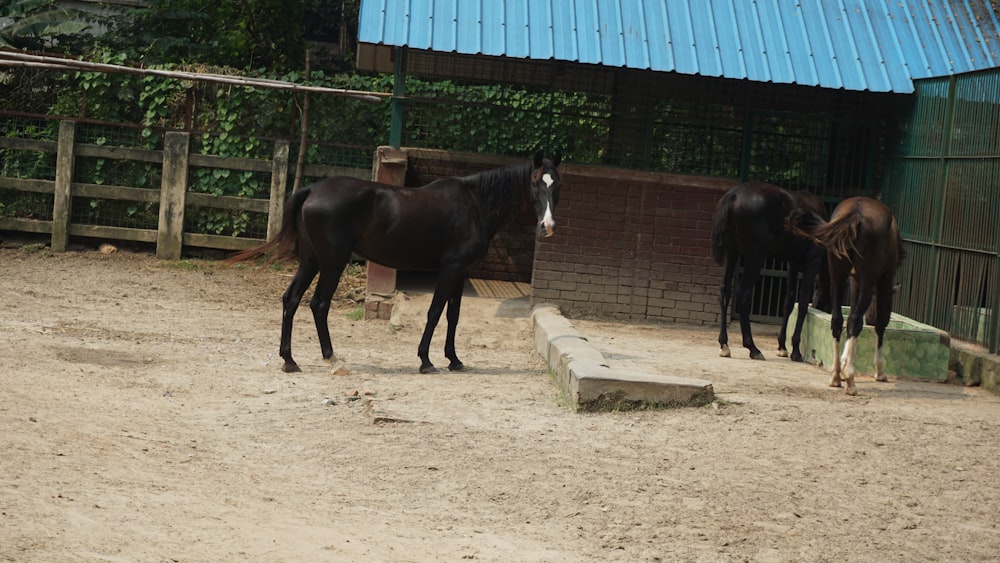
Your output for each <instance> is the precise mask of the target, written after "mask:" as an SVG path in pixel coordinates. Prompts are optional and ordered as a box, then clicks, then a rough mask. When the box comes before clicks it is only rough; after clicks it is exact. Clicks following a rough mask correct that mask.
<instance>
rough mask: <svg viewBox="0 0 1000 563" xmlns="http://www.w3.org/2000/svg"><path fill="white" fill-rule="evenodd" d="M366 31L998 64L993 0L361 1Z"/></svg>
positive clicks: (449, 46)
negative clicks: (990, 2)
mask: <svg viewBox="0 0 1000 563" xmlns="http://www.w3.org/2000/svg"><path fill="white" fill-rule="evenodd" d="M358 40H359V41H360V42H362V43H373V44H384V45H390V46H400V47H410V48H413V49H423V50H431V51H443V52H451V53H462V54H470V55H490V56H506V57H512V58H525V59H540V60H549V59H554V60H561V61H572V62H579V63H589V64H600V65H605V66H611V67H624V68H634V69H645V70H654V71H663V72H679V73H683V74H699V75H704V76H720V77H725V78H736V79H749V80H754V81H762V82H779V83H790V84H803V85H809V86H822V87H826V88H846V89H849V90H871V91H875V92H912V91H913V80H914V79H918V78H929V77H934V76H945V75H949V74H958V73H962V72H968V71H972V70H980V69H984V68H993V67H997V66H1000V21H998V19H997V16H996V14H995V13H994V12H993V10H992V8H991V6H990V4H989V2H988V1H987V0H950V1H948V0H492V1H478V0H476V1H473V0H362V2H361V17H360V23H359V26H358Z"/></svg>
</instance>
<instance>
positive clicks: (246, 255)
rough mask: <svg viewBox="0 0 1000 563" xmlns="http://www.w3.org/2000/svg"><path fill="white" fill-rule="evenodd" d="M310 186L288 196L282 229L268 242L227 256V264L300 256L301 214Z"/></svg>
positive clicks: (287, 258) (282, 259)
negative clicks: (264, 258)
mask: <svg viewBox="0 0 1000 563" xmlns="http://www.w3.org/2000/svg"><path fill="white" fill-rule="evenodd" d="M309 192H310V188H308V187H307V188H303V189H301V190H298V191H297V192H294V193H293V194H292V195H290V196H288V199H287V200H286V201H285V213H284V215H283V216H282V219H281V229H279V230H278V234H276V235H274V236H273V237H271V239H270V240H268V241H267V242H265V243H263V244H260V245H257V246H255V247H253V248H248V249H247V250H243V251H241V252H237V253H236V254H234V255H232V256H230V257H229V258H226V260H225V261H224V263H225V264H227V265H229V264H235V263H237V262H245V261H247V260H255V259H257V258H261V257H266V258H267V262H266V263H268V264H270V263H272V262H283V261H285V260H291V259H293V258H298V256H299V220H298V219H299V215H300V213H299V212H300V211H301V210H302V204H303V203H305V201H306V198H307V197H309Z"/></svg>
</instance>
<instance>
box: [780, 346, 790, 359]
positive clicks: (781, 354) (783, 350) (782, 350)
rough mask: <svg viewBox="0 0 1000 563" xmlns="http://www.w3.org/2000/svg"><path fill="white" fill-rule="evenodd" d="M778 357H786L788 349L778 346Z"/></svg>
mask: <svg viewBox="0 0 1000 563" xmlns="http://www.w3.org/2000/svg"><path fill="white" fill-rule="evenodd" d="M778 357H779V358H787V357H788V350H785V349H784V348H779V349H778Z"/></svg>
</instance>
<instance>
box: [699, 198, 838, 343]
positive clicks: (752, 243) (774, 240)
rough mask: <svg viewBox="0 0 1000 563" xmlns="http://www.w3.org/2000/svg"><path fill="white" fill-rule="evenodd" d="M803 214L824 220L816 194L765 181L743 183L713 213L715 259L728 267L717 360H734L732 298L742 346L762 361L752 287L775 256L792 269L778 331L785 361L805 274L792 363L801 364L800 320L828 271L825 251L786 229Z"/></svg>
mask: <svg viewBox="0 0 1000 563" xmlns="http://www.w3.org/2000/svg"><path fill="white" fill-rule="evenodd" d="M797 209H805V210H808V211H810V212H812V213H815V214H817V215H819V216H825V215H826V210H825V208H824V207H823V205H822V203H821V202H820V201H819V198H817V197H816V196H815V195H813V194H812V193H810V192H806V191H788V190H785V189H782V188H780V187H778V186H775V185H772V184H767V183H764V182H746V183H743V184H740V185H738V186H736V187H734V188H732V189H731V190H729V191H728V192H726V195H724V196H722V199H721V200H719V204H718V205H717V206H716V209H715V221H714V223H713V227H712V257H713V258H714V259H715V261H716V263H718V264H720V265H722V266H724V268H725V270H724V273H723V275H722V283H721V284H719V306H720V307H721V309H722V316H721V328H720V329H719V346H720V350H719V355H720V356H722V357H725V358H728V357H730V355H731V353H730V351H729V333H728V331H727V325H728V324H729V322H728V321H729V299H730V296H731V295H732V296H733V298H734V303H733V305H734V308H735V310H736V313H737V314H738V315H739V319H740V331H741V332H742V334H743V346H744V347H746V348H747V349H748V350H750V358H751V359H754V360H763V359H764V355H763V354H762V353H761V351H760V350H759V349H758V348H757V346H756V345H755V344H754V341H753V335H752V334H751V332H750V300H751V297H752V294H753V288H754V284H756V283H757V279H758V278H759V277H760V271H761V268H763V267H764V260H765V258H767V257H768V256H772V257H774V258H777V259H779V260H786V261H787V262H788V264H789V270H788V284H787V285H788V292H787V294H786V296H785V299H784V303H783V311H782V315H783V317H784V322H783V323H782V324H781V329H780V330H779V332H778V355H779V356H787V355H788V349H787V348H786V347H785V340H786V338H787V333H786V332H787V331H786V328H785V327H786V326H787V324H788V317H789V316H790V315H791V311H792V303H793V302H794V301H795V297H796V292H795V287H796V283H795V282H796V280H797V279H798V276H799V273H802V281H801V282H800V283H799V284H798V294H797V296H798V304H799V311H798V323H797V324H796V325H795V332H794V333H793V334H792V354H791V359H792V360H794V361H797V362H801V361H802V352H801V351H800V350H799V343H800V342H801V339H802V320H803V318H804V317H805V315H806V311H807V309H808V305H809V303H810V302H811V301H812V297H813V289H814V284H815V280H816V276H817V275H818V274H819V273H820V272H821V271H822V270H823V268H824V267H825V260H824V253H825V250H824V248H823V247H822V246H820V245H817V244H813V243H812V242H810V241H808V240H804V239H802V238H800V237H797V236H795V235H793V234H792V233H790V232H788V231H787V230H786V226H785V221H786V219H787V218H788V217H789V215H790V214H791V213H792V212H793V211H795V210H797ZM741 256H742V257H743V277H742V279H741V281H740V283H739V287H737V288H736V291H735V294H734V292H733V290H732V284H733V277H734V275H735V273H736V266H737V264H738V263H739V258H740V257H741ZM820 280H821V286H822V287H824V288H825V283H822V282H823V281H824V280H825V276H820Z"/></svg>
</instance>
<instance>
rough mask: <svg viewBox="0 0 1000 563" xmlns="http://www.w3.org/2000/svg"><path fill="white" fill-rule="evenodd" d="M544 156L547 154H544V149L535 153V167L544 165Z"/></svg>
mask: <svg viewBox="0 0 1000 563" xmlns="http://www.w3.org/2000/svg"><path fill="white" fill-rule="evenodd" d="M544 158H545V155H544V154H542V151H538V152H536V153H535V168H541V167H542V160H543V159H544Z"/></svg>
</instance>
